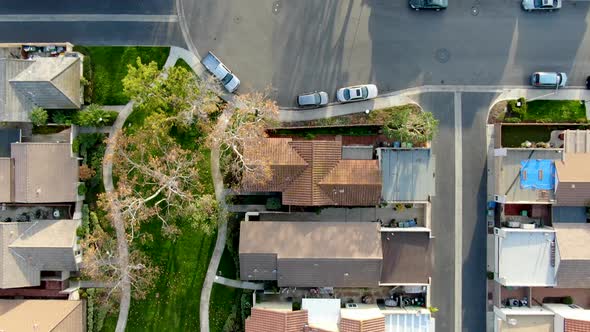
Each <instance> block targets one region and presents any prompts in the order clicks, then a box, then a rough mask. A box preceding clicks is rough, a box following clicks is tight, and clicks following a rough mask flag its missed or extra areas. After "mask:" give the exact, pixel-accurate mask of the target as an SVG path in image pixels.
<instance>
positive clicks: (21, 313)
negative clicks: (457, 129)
mask: <svg viewBox="0 0 590 332" xmlns="http://www.w3.org/2000/svg"><path fill="white" fill-rule="evenodd" d="M0 331H6V332H12V331H23V332H25V331H35V332H84V331H86V310H85V306H84V303H83V302H82V301H67V300H0Z"/></svg>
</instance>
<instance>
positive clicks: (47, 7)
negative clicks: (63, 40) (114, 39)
mask: <svg viewBox="0 0 590 332" xmlns="http://www.w3.org/2000/svg"><path fill="white" fill-rule="evenodd" d="M0 13H2V14H138V13H141V14H176V6H175V2H174V0H139V1H138V0H77V1H72V0H52V1H40V0H29V1H2V6H1V7H0Z"/></svg>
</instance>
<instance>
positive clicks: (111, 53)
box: [74, 46, 170, 105]
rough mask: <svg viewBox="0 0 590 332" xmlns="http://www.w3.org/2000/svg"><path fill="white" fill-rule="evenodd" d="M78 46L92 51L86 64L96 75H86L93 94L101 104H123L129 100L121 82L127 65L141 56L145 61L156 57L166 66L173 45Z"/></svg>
mask: <svg viewBox="0 0 590 332" xmlns="http://www.w3.org/2000/svg"><path fill="white" fill-rule="evenodd" d="M74 49H75V50H76V51H79V52H80V53H82V54H85V55H89V58H90V59H89V60H87V61H86V60H85V62H84V65H85V66H87V65H88V62H89V63H90V68H86V69H85V70H84V72H85V75H90V76H92V77H91V78H88V77H86V78H87V79H88V80H89V81H90V82H91V86H90V90H91V91H92V92H91V96H90V97H89V98H90V102H92V103H96V104H100V105H122V104H126V103H127V102H128V101H129V99H128V98H127V97H126V96H125V95H124V94H123V84H122V83H121V80H122V79H123V78H124V77H125V75H127V65H129V64H132V65H134V64H135V63H136V61H137V58H138V57H140V58H141V61H142V62H143V63H149V62H151V61H155V62H156V63H157V64H158V67H159V68H162V67H163V66H164V63H166V58H167V57H168V53H170V48H169V47H119V46H114V47H112V46H89V47H84V46H76V47H75V48H74ZM88 70H90V71H88ZM86 88H88V87H86Z"/></svg>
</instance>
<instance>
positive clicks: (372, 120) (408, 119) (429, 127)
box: [269, 104, 438, 147]
mask: <svg viewBox="0 0 590 332" xmlns="http://www.w3.org/2000/svg"><path fill="white" fill-rule="evenodd" d="M289 125H290V127H286V128H285V127H281V128H277V129H270V130H269V134H270V135H271V136H274V137H303V138H305V139H316V138H318V139H319V138H322V137H325V136H335V135H340V136H346V137H355V136H356V137H360V136H382V138H383V139H382V141H384V142H389V144H398V143H399V144H400V147H401V145H402V143H403V147H408V146H426V145H427V144H428V142H430V141H431V140H432V138H433V137H434V135H435V134H436V131H437V126H438V120H436V119H435V118H434V116H433V115H432V113H430V112H423V111H422V110H421V109H420V107H419V106H418V105H414V104H407V105H401V106H395V107H389V108H382V109H376V110H372V111H370V112H369V113H356V114H350V115H341V116H337V117H332V118H325V119H319V120H311V121H302V122H294V123H289ZM351 139H352V140H355V139H354V138H351ZM357 140H359V139H357ZM360 140H362V139H360Z"/></svg>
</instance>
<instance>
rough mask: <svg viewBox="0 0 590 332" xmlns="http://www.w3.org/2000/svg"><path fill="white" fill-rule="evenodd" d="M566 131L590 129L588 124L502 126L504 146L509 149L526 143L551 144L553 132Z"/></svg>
mask: <svg viewBox="0 0 590 332" xmlns="http://www.w3.org/2000/svg"><path fill="white" fill-rule="evenodd" d="M566 129H572V130H575V129H583V130H585V129H589V127H588V125H587V124H583V125H573V126H572V125H569V126H568V125H556V126H554V125H549V126H545V125H515V126H506V125H504V126H502V146H503V147H508V148H519V147H520V145H521V144H522V143H523V142H525V141H530V142H549V140H550V139H551V132H552V131H553V130H566Z"/></svg>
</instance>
